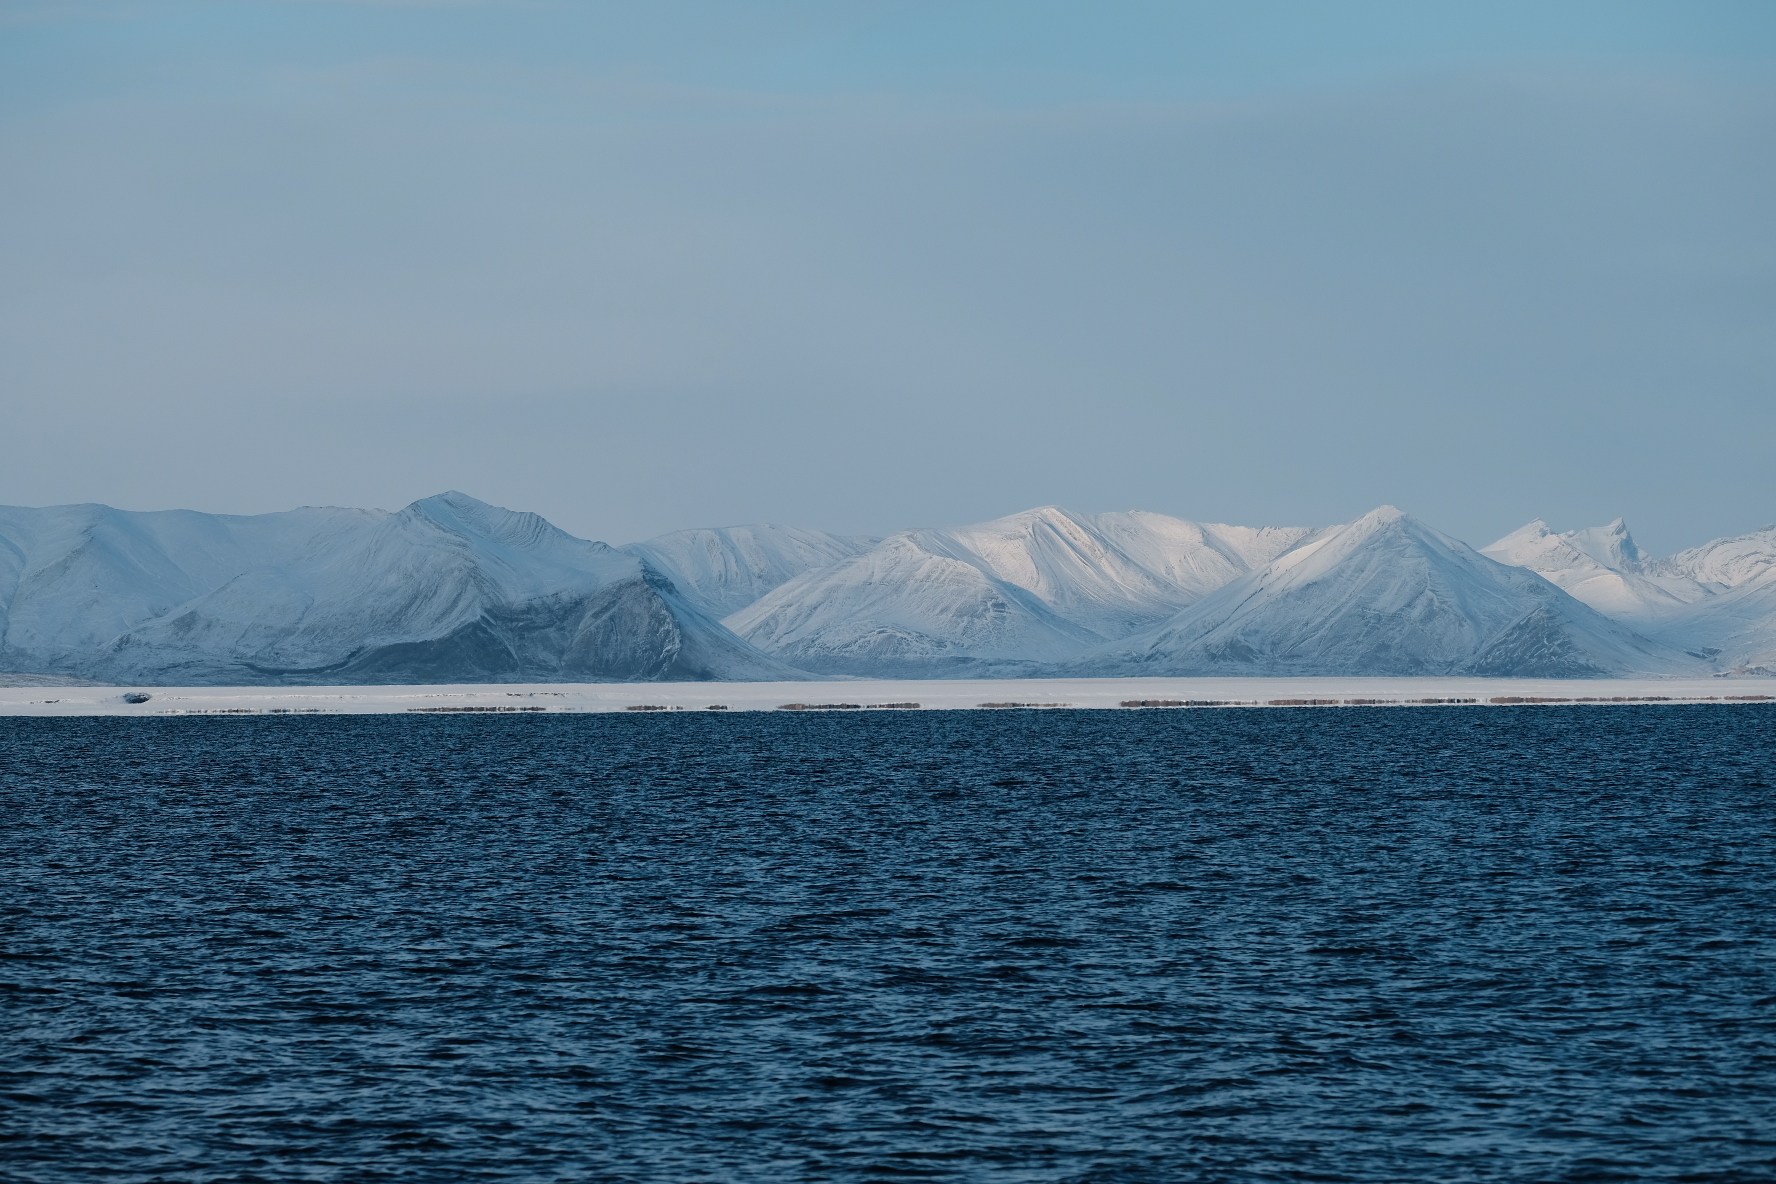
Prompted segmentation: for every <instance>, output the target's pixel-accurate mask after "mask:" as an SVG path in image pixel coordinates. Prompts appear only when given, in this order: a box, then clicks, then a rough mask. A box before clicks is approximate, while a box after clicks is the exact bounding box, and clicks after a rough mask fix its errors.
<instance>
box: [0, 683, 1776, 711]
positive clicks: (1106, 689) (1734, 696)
mask: <svg viewBox="0 0 1776 1184" xmlns="http://www.w3.org/2000/svg"><path fill="white" fill-rule="evenodd" d="M126 694H130V695H146V696H147V698H146V700H145V701H143V702H139V703H128V702H125V701H124V696H125V695H126ZM1758 702H1766V703H1767V702H1776V679H1766V678H1686V679H1658V678H1608V679H1533V678H1429V677H1427V678H1338V677H1276V678H1258V677H1251V678H1028V679H966V680H954V681H952V680H945V679H908V680H893V679H857V680H848V681H843V682H814V683H809V682H668V683H503V684H502V683H486V684H445V685H431V686H405V685H399V686H333V687H329V686H316V687H152V686H141V687H126V686H107V687H99V686H90V685H89V686H62V687H52V686H29V687H0V716H38V717H56V716H150V717H159V718H165V717H175V716H189V715H229V716H240V715H388V714H405V713H415V714H452V713H460V714H485V715H508V714H510V715H518V714H584V713H588V712H593V713H598V712H637V713H649V712H671V711H707V710H710V709H711V708H712V707H717V706H719V707H720V708H722V709H725V710H728V711H781V710H786V709H788V710H803V711H806V710H837V711H849V710H856V711H858V712H859V713H863V712H868V711H871V710H878V711H879V710H923V711H934V710H944V711H953V710H1004V709H1008V708H1009V709H1019V708H1038V709H1061V708H1079V709H1091V710H1102V709H1111V710H1115V709H1137V708H1147V709H1152V708H1161V709H1178V710H1199V709H1203V708H1207V707H1229V708H1232V707H1245V708H1249V707H1297V706H1316V707H1329V706H1341V707H1402V706H1456V705H1460V706H1467V705H1474V706H1520V705H1530V704H1536V705H1542V706H1577V705H1584V706H1628V705H1635V704H1641V705H1644V704H1649V703H1650V704H1660V703H1716V704H1721V705H1744V704H1747V703H1758Z"/></svg>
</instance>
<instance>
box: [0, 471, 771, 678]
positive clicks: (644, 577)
mask: <svg viewBox="0 0 1776 1184" xmlns="http://www.w3.org/2000/svg"><path fill="white" fill-rule="evenodd" d="M0 628H3V629H4V633H3V634H0V668H3V669H7V670H18V671H53V672H58V673H63V674H72V675H79V676H84V677H90V678H98V679H107V680H113V681H125V682H160V683H167V684H190V685H195V684H260V683H274V684H275V683H387V682H453V681H496V680H511V681H518V680H542V679H550V680H594V679H596V680H623V679H698V678H722V679H775V678H794V677H798V676H799V675H798V673H797V672H796V671H794V670H792V669H790V668H788V667H786V666H784V665H783V664H782V663H781V662H779V661H777V660H776V659H773V658H771V657H769V656H767V655H765V654H763V653H761V652H759V651H758V650H757V649H755V648H754V647H752V646H750V645H747V644H746V643H745V642H743V641H741V640H740V639H739V638H737V637H735V636H734V635H733V634H732V633H731V632H729V631H728V630H727V629H725V628H723V627H722V626H721V625H720V624H718V623H717V622H716V621H715V620H714V619H713V618H711V617H710V616H709V615H708V614H707V613H705V612H703V611H702V610H701V609H699V608H697V607H696V606H695V605H694V604H692V603H691V602H690V601H689V600H687V599H686V598H685V597H684V595H683V594H681V593H680V592H679V591H678V589H677V587H676V586H675V585H674V584H673V583H672V582H671V581H670V580H668V579H666V578H665V577H663V576H661V575H660V574H659V573H658V572H657V571H655V570H654V569H653V568H651V567H650V566H648V565H647V564H646V563H645V562H643V561H642V560H640V559H639V558H637V557H636V556H634V555H630V554H626V553H624V552H622V551H618V550H616V549H615V548H613V547H610V546H607V545H606V544H604V543H593V542H587V541H586V540H584V539H578V538H575V537H573V536H572V535H569V534H567V533H565V532H564V531H561V530H557V529H556V528H555V527H553V526H551V525H550V524H549V523H547V522H545V521H544V520H543V519H541V518H539V517H537V516H536V515H535V514H519V513H513V512H512V511H510V510H502V509H499V508H497V507H495V506H489V505H486V504H485V503H482V502H478V501H476V500H475V499H473V498H471V497H466V496H464V495H463V494H460V493H446V494H440V495H439V496H437V497H429V498H426V499H424V500H423V501H418V502H415V503H413V504H412V505H411V506H408V507H407V508H406V509H404V510H401V511H399V512H397V513H389V512H386V511H381V510H339V509H302V510H292V511H290V512H288V513H284V514H260V515H253V516H231V515H217V514H198V513H193V512H191V511H184V510H173V511H166V512H160V513H131V512H127V511H123V510H113V509H110V508H109V507H106V506H93V505H86V506H57V507H52V508H49V509H42V510H25V509H16V508H5V509H0Z"/></svg>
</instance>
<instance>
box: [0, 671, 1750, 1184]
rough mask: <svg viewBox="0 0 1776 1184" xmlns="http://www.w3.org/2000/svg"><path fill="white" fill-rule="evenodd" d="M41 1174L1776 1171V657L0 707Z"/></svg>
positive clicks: (30, 1167)
mask: <svg viewBox="0 0 1776 1184" xmlns="http://www.w3.org/2000/svg"><path fill="white" fill-rule="evenodd" d="M0 844H3V847H4V881H3V882H4V885H5V888H4V893H3V897H0V907H3V909H4V927H5V932H4V942H3V943H0V946H3V953H4V965H3V967H0V979H3V980H4V981H3V982H0V987H3V988H4V991H3V995H0V998H3V999H4V1006H3V1007H0V1094H3V1096H0V1177H4V1178H5V1179H6V1180H9V1181H20V1182H30V1184H64V1182H65V1184H74V1182H80V1184H92V1182H95V1181H131V1182H141V1184H148V1182H177V1184H208V1182H220V1181H230V1182H232V1181H240V1182H248V1181H279V1182H281V1181H329V1182H332V1181H341V1182H355V1181H438V1182H463V1181H508V1180H509V1181H612V1182H621V1181H636V1182H655V1181H659V1182H673V1184H677V1182H694V1181H733V1182H749V1184H750V1182H759V1184H765V1182H773V1184H775V1182H792V1184H793V1182H801V1181H843V1182H847V1184H849V1182H857V1184H862V1182H866V1181H884V1182H887V1181H896V1182H906V1181H990V1182H995V1184H997V1182H1005V1184H1011V1182H1019V1184H1023V1182H1034V1181H1043V1182H1048V1181H1054V1182H1062V1181H1078V1182H1104V1184H1109V1182H1122V1181H1127V1182H1134V1181H1143V1182H1145V1181H1154V1182H1159V1181H1165V1182H1176V1181H1229V1182H1245V1181H1253V1182H1256V1181H1365V1182H1367V1181H1377V1182H1380V1181H1389V1182H1393V1181H1403V1182H1404V1181H1410V1182H1438V1184H1448V1182H1464V1181H1522V1182H1525V1184H1529V1182H1537V1184H1539V1182H1548V1181H1698V1182H1727V1181H1770V1180H1776V706H1772V705H1737V706H1724V705H1682V706H1680V705H1666V706H1660V705H1647V704H1641V705H1631V706H1628V705H1624V706H1573V707H1548V706H1525V707H1491V706H1477V707H1456V706H1442V707H1376V708H1362V707H1354V708H1353V707H1338V708H1311V707H1308V708H1274V709H1177V710H1146V711H1140V710H1131V711H1115V710H1110V711H1102V710H1100V711H1083V710H1047V711H1021V710H1003V711H905V712H894V711H883V712H870V713H860V712H852V713H842V712H832V713H822V712H800V713H790V712H776V713H772V712H730V713H725V714H724V713H718V712H708V713H692V712H682V713H661V714H658V715H624V714H615V715H609V714H607V715H448V714H444V715H440V714H406V715H382V716H331V717H328V716H286V717H265V716H259V717H247V718H226V717H210V718H160V719H116V718H88V719H79V718H70V719H25V718H9V719H0Z"/></svg>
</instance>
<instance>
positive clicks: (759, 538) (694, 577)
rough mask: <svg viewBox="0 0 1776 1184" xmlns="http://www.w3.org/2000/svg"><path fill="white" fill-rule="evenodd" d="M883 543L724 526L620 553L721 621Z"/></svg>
mask: <svg viewBox="0 0 1776 1184" xmlns="http://www.w3.org/2000/svg"><path fill="white" fill-rule="evenodd" d="M881 541H882V540H881V539H878V538H872V537H869V536H866V535H842V534H828V533H826V532H825V531H821V530H803V529H802V528H800V527H796V526H720V527H713V528H709V529H703V530H675V531H673V532H671V533H670V534H663V535H660V536H658V537H656V538H651V539H648V540H647V541H646V542H642V543H630V544H629V545H628V546H626V547H623V548H622V550H624V551H627V552H629V553H630V554H631V555H638V556H640V557H641V558H642V559H645V560H646V561H647V562H648V565H649V566H651V567H652V568H653V569H654V570H655V571H658V572H660V573H661V574H662V575H664V576H666V577H667V578H668V579H670V580H671V581H672V583H673V585H674V586H675V587H677V588H678V590H679V591H680V592H681V593H683V594H684V597H685V599H686V600H689V601H690V602H691V603H692V604H694V605H696V606H697V607H698V608H700V609H702V610H703V611H704V612H705V613H707V614H709V615H710V616H711V617H714V618H715V619H716V620H720V619H721V618H723V617H725V616H727V615H728V614H730V613H735V612H738V611H740V610H741V609H743V608H745V607H746V606H747V605H749V604H752V603H753V602H754V601H756V600H758V599H759V598H760V597H761V596H763V595H765V593H767V592H770V591H772V590H774V589H776V588H779V587H781V586H783V585H784V584H787V583H788V582H789V581H791V580H793V579H795V578H796V577H797V576H799V575H802V574H803V573H804V572H810V571H814V570H815V569H817V568H822V567H827V566H829V565H831V564H833V563H837V562H838V561H840V560H842V559H847V558H849V557H850V556H852V555H859V554H862V553H863V552H864V551H867V550H869V549H870V548H871V547H873V546H875V545H876V544H877V543H879V542H881Z"/></svg>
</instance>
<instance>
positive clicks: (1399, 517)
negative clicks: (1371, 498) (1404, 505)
mask: <svg viewBox="0 0 1776 1184" xmlns="http://www.w3.org/2000/svg"><path fill="white" fill-rule="evenodd" d="M1411 519H1412V515H1410V514H1408V513H1407V512H1406V511H1405V510H1402V509H1401V508H1400V507H1399V506H1376V507H1375V508H1374V509H1373V510H1370V511H1369V512H1368V513H1367V514H1364V515H1363V516H1362V517H1361V518H1358V519H1357V520H1356V521H1355V522H1352V523H1351V525H1352V526H1364V525H1369V526H1387V525H1390V524H1391V523H1395V522H1407V521H1410V520H1411Z"/></svg>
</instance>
